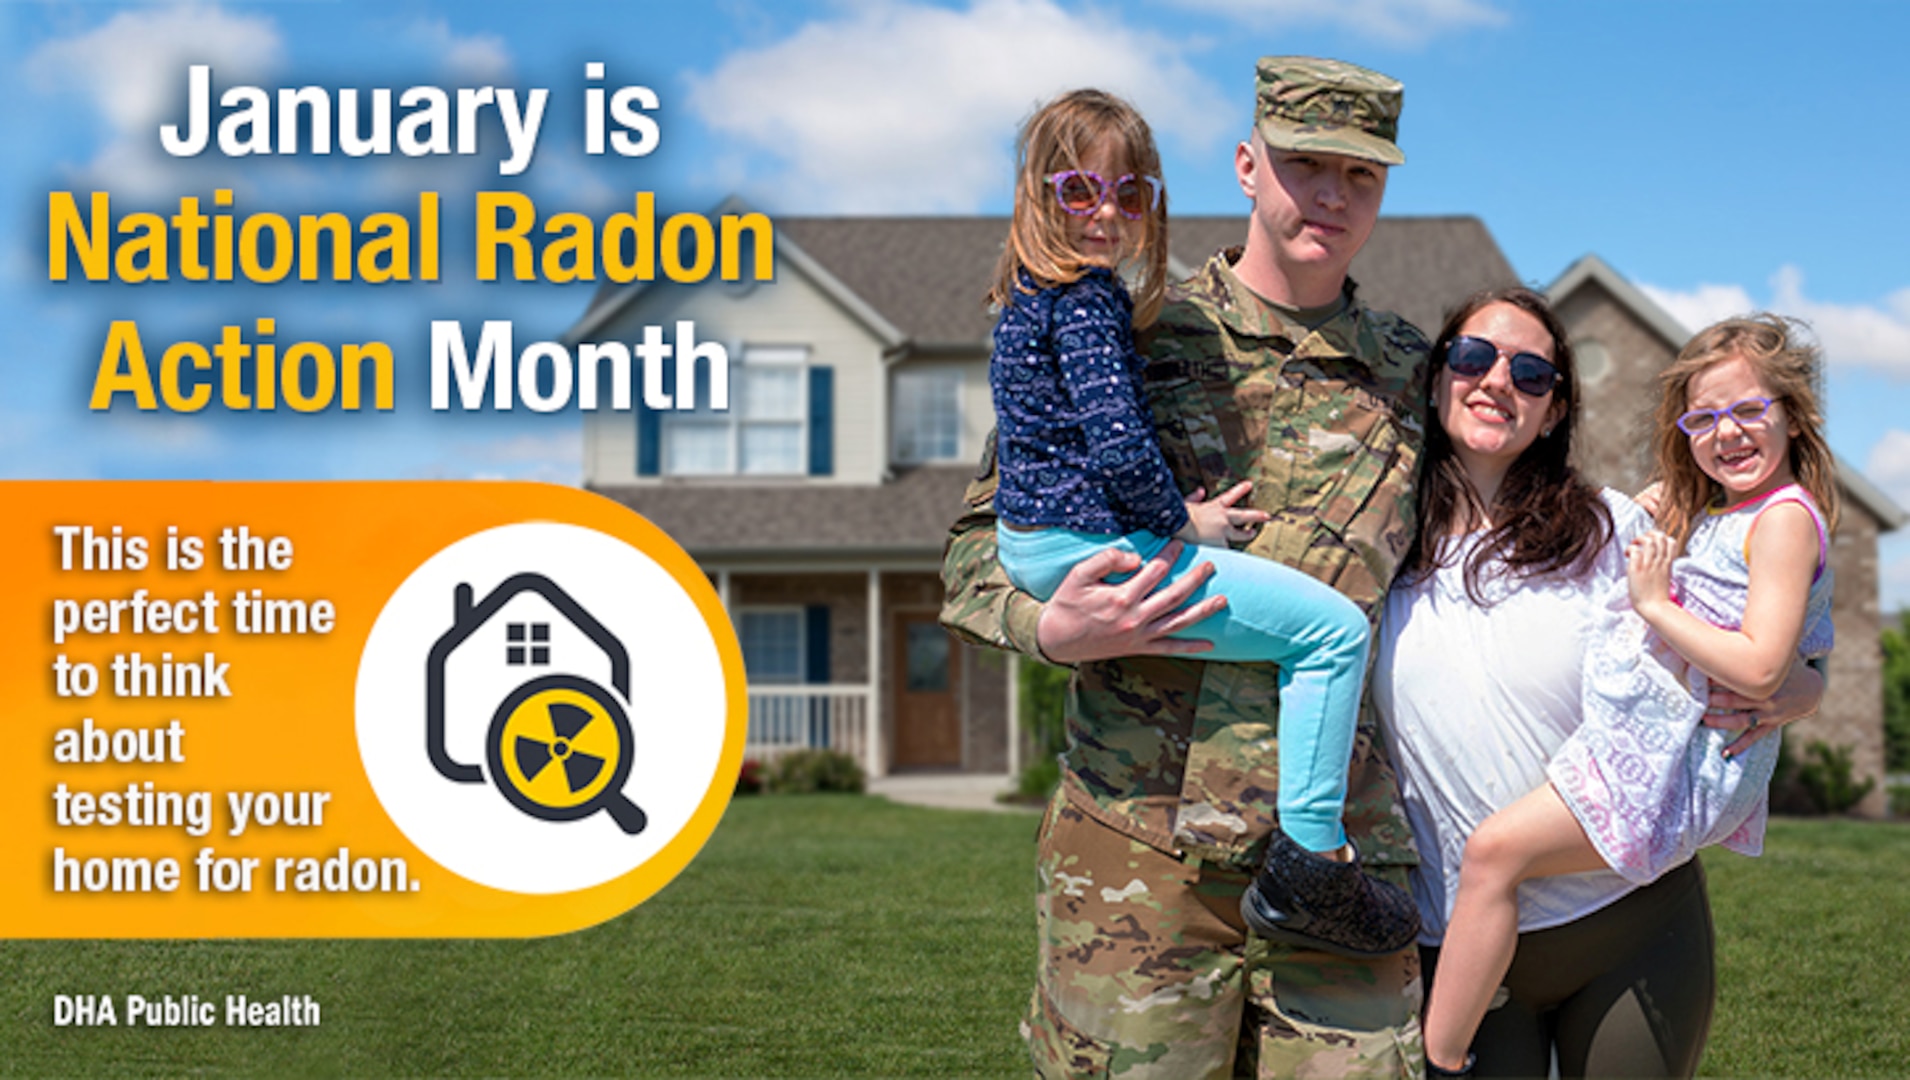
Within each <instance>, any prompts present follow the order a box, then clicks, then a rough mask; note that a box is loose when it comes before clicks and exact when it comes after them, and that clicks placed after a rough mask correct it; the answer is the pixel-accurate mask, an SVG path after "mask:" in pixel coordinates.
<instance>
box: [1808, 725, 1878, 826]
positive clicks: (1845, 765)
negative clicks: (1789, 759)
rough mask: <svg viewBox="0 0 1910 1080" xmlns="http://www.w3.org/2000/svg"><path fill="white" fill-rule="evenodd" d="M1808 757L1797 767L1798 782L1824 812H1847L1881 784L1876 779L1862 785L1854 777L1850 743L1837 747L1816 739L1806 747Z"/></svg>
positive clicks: (1813, 802) (1815, 804) (1866, 781)
mask: <svg viewBox="0 0 1910 1080" xmlns="http://www.w3.org/2000/svg"><path fill="white" fill-rule="evenodd" d="M1804 758H1805V760H1804V762H1803V763H1802V764H1800V765H1798V767H1797V782H1798V783H1799V784H1800V785H1802V786H1803V788H1804V792H1805V794H1807V795H1808V796H1810V801H1811V804H1812V806H1813V807H1814V808H1815V809H1816V811H1817V812H1818V813H1820V814H1842V813H1845V812H1847V811H1849V810H1850V808H1851V807H1853V806H1856V805H1857V804H1858V803H1859V802H1861V801H1862V800H1863V797H1864V796H1866V795H1868V794H1870V790H1871V789H1872V788H1874V787H1876V786H1877V781H1876V780H1875V779H1867V780H1865V781H1864V782H1863V783H1861V784H1859V783H1857V782H1856V781H1855V780H1854V779H1852V776H1851V774H1852V773H1853V772H1854V771H1855V770H1854V769H1853V767H1852V765H1851V761H1850V747H1848V746H1837V747H1833V746H1831V745H1830V744H1828V743H1826V742H1824V741H1823V740H1822V739H1816V740H1812V742H1811V744H1810V745H1809V746H1808V747H1806V748H1805V749H1804Z"/></svg>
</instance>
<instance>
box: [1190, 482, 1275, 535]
mask: <svg viewBox="0 0 1910 1080" xmlns="http://www.w3.org/2000/svg"><path fill="white" fill-rule="evenodd" d="M1252 490H1253V481H1252V480H1242V481H1241V482H1240V483H1238V484H1235V485H1234V486H1233V487H1230V488H1228V489H1227V490H1226V491H1224V492H1222V493H1221V494H1219V495H1216V496H1214V497H1213V498H1211V499H1208V498H1207V489H1206V488H1199V489H1197V490H1195V492H1194V493H1193V494H1192V495H1190V496H1188V498H1187V524H1185V525H1183V526H1181V530H1180V532H1178V533H1176V534H1175V537H1176V538H1177V539H1180V540H1185V541H1187V542H1188V543H1190V544H1205V545H1207V546H1208V547H1226V546H1227V545H1229V544H1231V543H1234V542H1236V541H1240V542H1245V541H1248V540H1251V539H1253V533H1254V530H1255V529H1257V528H1259V527H1260V525H1261V523H1263V522H1265V521H1266V520H1267V519H1268V517H1269V515H1268V513H1267V512H1266V511H1265V510H1255V509H1254V508H1253V507H1251V506H1249V507H1244V508H1242V507H1236V506H1234V504H1235V503H1237V502H1239V501H1240V500H1242V499H1244V498H1246V497H1247V492H1249V491H1252ZM1203 500H1204V501H1203Z"/></svg>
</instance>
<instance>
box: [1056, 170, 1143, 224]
mask: <svg viewBox="0 0 1910 1080" xmlns="http://www.w3.org/2000/svg"><path fill="white" fill-rule="evenodd" d="M1048 183H1050V184H1053V185H1054V197H1055V201H1056V202H1058V203H1060V204H1061V209H1063V210H1066V211H1067V212H1068V213H1070V214H1074V215H1077V216H1081V215H1086V214H1092V213H1094V212H1095V211H1096V210H1099V209H1101V204H1102V203H1104V202H1106V201H1107V200H1108V196H1109V195H1110V194H1111V195H1113V196H1114V208H1115V209H1116V210H1119V211H1120V212H1121V216H1122V217H1124V218H1127V219H1129V220H1130V221H1132V220H1135V219H1138V218H1140V217H1141V216H1143V215H1145V214H1146V213H1147V212H1148V211H1150V210H1153V209H1154V208H1155V207H1157V206H1159V205H1160V204H1161V181H1160V178H1159V177H1155V176H1140V175H1137V174H1135V173H1128V174H1127V175H1126V176H1123V177H1121V178H1120V179H1118V180H1116V181H1114V183H1112V184H1110V183H1108V182H1107V181H1106V180H1104V179H1102V178H1101V176H1100V174H1098V173H1091V172H1089V171H1088V170H1086V169H1069V170H1068V171H1067V172H1058V173H1055V174H1054V175H1052V176H1050V177H1048Z"/></svg>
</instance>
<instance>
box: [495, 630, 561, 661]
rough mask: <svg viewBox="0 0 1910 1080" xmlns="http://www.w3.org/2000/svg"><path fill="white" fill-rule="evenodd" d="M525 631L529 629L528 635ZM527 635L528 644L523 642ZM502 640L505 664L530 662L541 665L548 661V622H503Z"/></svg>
mask: <svg viewBox="0 0 1910 1080" xmlns="http://www.w3.org/2000/svg"><path fill="white" fill-rule="evenodd" d="M526 631H529V634H528V635H526V633H525V632H526ZM527 636H528V640H529V642H530V643H529V645H526V644H525V641H526V639H527ZM504 640H505V642H506V644H505V646H504V662H505V663H506V664H512V665H522V664H531V665H534V666H539V667H541V666H545V665H548V664H549V663H550V624H549V623H516V622H514V623H505V624H504Z"/></svg>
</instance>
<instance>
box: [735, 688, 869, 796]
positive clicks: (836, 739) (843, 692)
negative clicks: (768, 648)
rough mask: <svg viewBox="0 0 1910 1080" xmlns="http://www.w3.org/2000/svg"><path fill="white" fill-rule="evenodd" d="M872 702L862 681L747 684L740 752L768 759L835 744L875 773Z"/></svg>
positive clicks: (833, 748) (832, 748) (748, 756)
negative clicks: (857, 683) (859, 683)
mask: <svg viewBox="0 0 1910 1080" xmlns="http://www.w3.org/2000/svg"><path fill="white" fill-rule="evenodd" d="M874 702H875V692H874V690H873V689H872V688H870V687H867V686H832V685H816V686H752V687H750V688H749V736H748V738H747V740H746V742H745V745H744V748H743V756H744V758H746V759H755V760H757V761H768V760H769V759H771V758H773V757H776V756H778V755H781V754H786V753H788V752H789V751H791V750H803V749H811V748H815V749H828V750H840V751H842V752H843V753H845V754H848V755H849V756H850V757H853V758H855V759H856V760H857V761H858V762H861V763H862V767H863V769H864V770H865V771H867V772H868V774H869V775H871V776H875V775H879V774H880V772H881V770H880V769H879V768H877V767H876V763H875V762H874V761H873V760H872V752H873V744H872V742H871V740H870V738H869V725H870V724H871V723H872V722H873V717H874V716H875V708H874Z"/></svg>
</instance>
